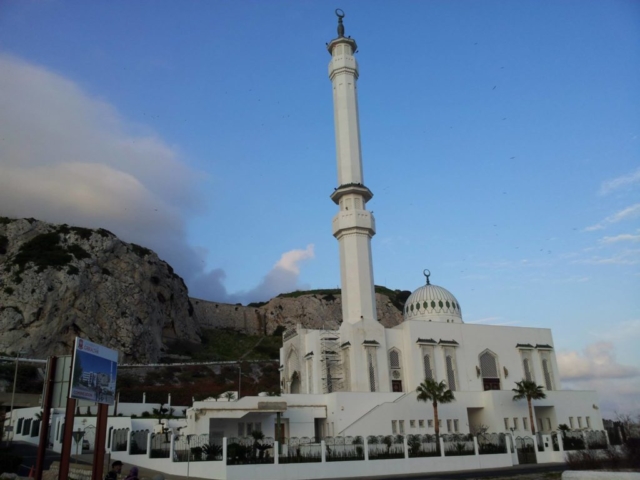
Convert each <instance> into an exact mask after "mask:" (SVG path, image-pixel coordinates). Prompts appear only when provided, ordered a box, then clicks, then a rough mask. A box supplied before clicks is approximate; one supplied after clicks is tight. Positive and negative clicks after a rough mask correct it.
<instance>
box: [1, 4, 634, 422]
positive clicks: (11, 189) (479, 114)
mask: <svg viewBox="0 0 640 480" xmlns="http://www.w3.org/2000/svg"><path fill="white" fill-rule="evenodd" d="M335 7H340V8H342V9H343V10H344V11H345V12H346V14H347V16H346V18H345V26H346V34H347V35H351V36H353V37H354V38H355V39H356V40H357V42H358V45H359V48H360V50H359V52H358V54H357V58H358V62H359V65H360V75H361V76H360V79H359V83H358V87H359V107H360V126H361V138H362V150H363V163H364V175H365V183H366V185H367V186H368V187H369V188H370V189H371V190H372V191H373V193H374V195H375V196H374V198H373V200H372V201H371V202H370V203H369V205H368V207H369V209H370V210H373V211H374V215H375V217H376V222H377V235H376V236H375V237H374V239H373V261H374V272H375V282H376V284H382V285H386V286H388V287H390V288H393V289H396V288H397V289H406V290H413V289H415V288H417V287H418V286H419V285H421V284H422V282H423V280H424V279H423V277H422V274H421V272H422V270H423V269H424V268H429V269H430V270H431V272H432V277H431V279H432V282H433V283H435V284H438V285H441V286H443V287H445V288H447V289H449V290H450V291H451V292H452V293H453V294H454V295H456V297H457V298H458V300H459V301H460V303H461V305H462V309H463V315H464V319H465V321H466V322H479V323H492V324H508V325H517V326H538V327H545V328H552V329H553V332H554V338H555V342H556V348H557V349H558V351H559V358H560V360H561V368H563V369H564V371H565V375H564V380H565V382H566V383H567V384H568V385H569V386H572V387H574V388H587V387H588V388H598V389H600V390H608V391H614V390H615V391H616V392H619V397H620V398H624V399H625V400H624V401H622V400H620V401H619V403H618V404H614V403H613V402H615V401H617V400H615V399H611V400H609V399H605V400H604V403H606V402H610V403H606V405H605V407H604V408H608V409H609V410H611V411H612V410H614V409H626V410H629V411H631V410H634V409H640V403H639V401H638V400H637V398H638V397H640V369H639V368H638V366H639V365H640V353H638V350H637V347H636V346H637V344H638V340H639V339H640V294H639V292H640V269H639V268H638V265H640V155H639V148H638V146H639V145H640V140H639V139H638V135H639V134H640V108H639V107H640V90H639V89H638V88H637V85H638V79H639V77H640V75H639V73H640V62H639V60H640V58H639V53H638V52H640V50H639V49H638V45H639V44H640V21H639V20H640V4H638V3H637V2H632V1H609V2H601V1H587V0H584V1H563V2H553V1H526V0H519V1H517V2H513V1H490V0H486V1H483V2H472V1H429V2H418V1H412V2H408V1H401V2H393V3H392V2H379V1H367V2H363V1H359V2H358V1H343V2H341V3H340V4H336V5H332V4H329V3H327V2H320V1H315V2H311V1H309V2H294V1H269V2H265V1H241V2H239V1H234V2H232V1H217V2H195V1H194V2H168V1H167V2H163V1H156V2H125V1H110V2H107V1H97V2H81V1H66V2H61V1H55V0H49V1H45V0H43V1H6V2H2V4H1V5H0V62H1V63H2V65H0V82H1V83H0V102H1V103H0V105H1V106H2V107H3V108H0V121H1V123H0V124H1V125H2V126H3V127H2V129H1V130H0V131H3V134H2V135H0V140H1V141H0V214H5V215H11V216H33V217H38V218H42V219H45V220H49V221H54V222H66V223H72V224H78V225H86V226H95V227H105V228H108V229H110V230H111V231H113V232H114V233H116V234H118V235H119V236H121V237H122V238H123V239H125V240H128V241H135V242H137V243H141V244H144V245H146V246H149V247H151V248H153V249H154V250H155V251H157V252H158V254H159V255H160V256H161V257H162V258H164V259H166V260H167V261H169V262H170V263H171V264H172V265H173V266H174V267H175V268H176V270H177V271H178V272H179V273H180V274H181V275H182V276H183V277H184V278H185V280H186V281H187V284H188V285H189V287H190V291H191V293H192V295H195V296H198V297H201V298H209V299H215V300H220V301H230V302H236V301H241V302H245V303H246V302H247V301H252V300H253V301H255V300H264V299H266V298H269V297H271V296H273V295H275V294H277V293H279V292H281V291H288V290H294V289H296V288H329V287H336V286H337V285H338V282H339V263H338V249H337V242H336V241H335V239H334V238H333V237H332V236H331V218H332V216H333V215H334V214H335V211H336V207H335V205H334V204H333V203H332V202H331V200H330V199H329V194H330V193H331V192H332V191H333V188H334V187H335V186H336V166H335V144H334V131H333V111H332V108H333V107H332V97H331V84H330V82H329V79H328V78H327V64H328V61H329V58H330V57H329V54H328V53H327V51H326V50H325V42H328V41H329V40H331V39H332V38H333V37H334V36H335V25H336V19H335V16H334V14H333V10H334V8H335ZM3 179H4V180H3ZM560 352H564V353H562V355H560ZM612 377H615V379H614V380H611V378H612ZM603 382H604V383H603ZM613 383H615V388H614V387H613V386H612V385H613ZM616 389H617V390H616Z"/></svg>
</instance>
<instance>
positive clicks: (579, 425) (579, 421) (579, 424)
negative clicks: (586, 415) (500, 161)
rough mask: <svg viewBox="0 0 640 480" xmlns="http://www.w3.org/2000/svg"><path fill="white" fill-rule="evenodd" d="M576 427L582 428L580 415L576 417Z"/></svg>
mask: <svg viewBox="0 0 640 480" xmlns="http://www.w3.org/2000/svg"><path fill="white" fill-rule="evenodd" d="M578 428H582V417H578Z"/></svg>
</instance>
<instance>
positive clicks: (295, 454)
mask: <svg viewBox="0 0 640 480" xmlns="http://www.w3.org/2000/svg"><path fill="white" fill-rule="evenodd" d="M321 460H322V452H321V445H320V443H317V442H315V441H314V439H311V438H309V437H302V438H298V437H291V438H284V439H282V445H281V446H280V453H279V455H278V462H280V463H310V462H320V461H321Z"/></svg>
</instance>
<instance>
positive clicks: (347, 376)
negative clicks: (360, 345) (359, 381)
mask: <svg viewBox="0 0 640 480" xmlns="http://www.w3.org/2000/svg"><path fill="white" fill-rule="evenodd" d="M349 360H350V359H349V349H348V348H345V349H343V350H342V372H343V373H344V381H343V382H342V387H343V390H344V391H345V392H350V391H351V364H350V363H349Z"/></svg>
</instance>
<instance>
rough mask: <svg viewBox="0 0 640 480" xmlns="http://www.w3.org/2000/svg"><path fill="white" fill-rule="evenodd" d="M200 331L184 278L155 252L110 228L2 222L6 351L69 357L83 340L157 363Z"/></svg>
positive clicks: (0, 330) (1, 316)
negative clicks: (171, 346)
mask: <svg viewBox="0 0 640 480" xmlns="http://www.w3.org/2000/svg"><path fill="white" fill-rule="evenodd" d="M199 329H200V327H199V325H198V323H197V320H196V317H195V312H194V310H193V306H192V305H191V302H190V300H189V297H188V292H187V287H186V286H185V284H184V282H183V280H182V278H180V277H179V276H178V275H176V274H175V273H174V272H173V269H172V268H171V267H170V266H169V265H168V264H167V263H165V262H163V261H162V260H160V259H159V258H158V256H157V255H156V254H155V253H154V252H152V251H151V250H148V249H146V248H144V247H141V246H138V245H135V244H130V243H126V242H123V241H121V240H119V239H118V238H117V237H116V236H115V235H113V234H112V233H110V232H108V231H107V230H104V229H98V230H91V229H87V228H80V227H69V226H67V225H52V224H49V223H46V222H42V221H38V220H34V219H19V220H14V219H9V218H5V217H0V351H4V352H7V353H15V352H17V351H19V350H22V351H23V352H24V354H25V355H28V356H35V357H40V358H43V357H46V356H48V355H53V354H69V353H71V349H72V345H73V340H74V338H75V337H76V336H82V337H84V338H87V339H89V340H91V341H94V342H96V343H100V344H102V345H105V346H108V347H110V348H114V349H116V350H119V351H120V352H122V353H123V354H124V358H123V360H125V361H136V362H155V361H157V360H158V359H159V358H160V356H161V352H162V350H163V348H164V343H166V342H167V341H169V340H172V339H182V340H188V341H191V342H196V343H197V342H199V341H200V337H199Z"/></svg>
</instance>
